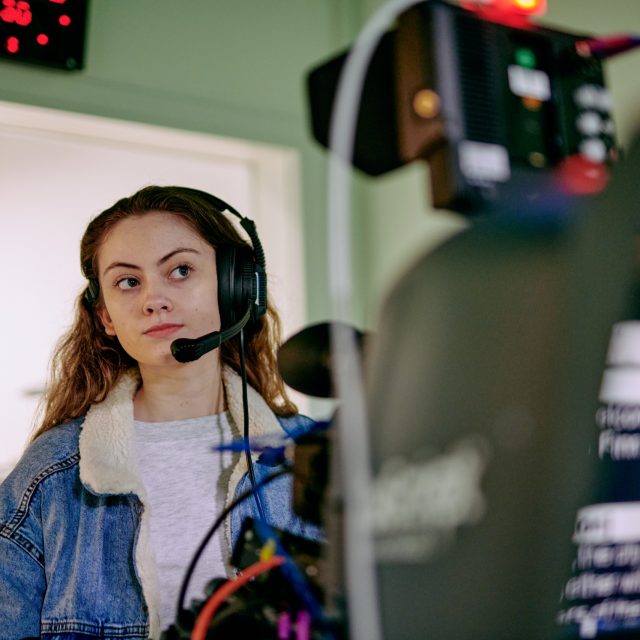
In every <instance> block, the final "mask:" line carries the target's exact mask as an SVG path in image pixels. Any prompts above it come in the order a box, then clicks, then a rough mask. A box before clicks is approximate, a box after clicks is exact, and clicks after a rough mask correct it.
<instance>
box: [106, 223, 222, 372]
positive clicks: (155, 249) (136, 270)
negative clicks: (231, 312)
mask: <svg viewBox="0 0 640 640" xmlns="http://www.w3.org/2000/svg"><path fill="white" fill-rule="evenodd" d="M98 275H99V281H100V289H101V291H102V296H103V300H104V305H100V306H99V307H98V310H97V312H98V315H99V317H100V319H101V321H102V324H103V325H104V328H105V331H106V333H107V334H109V335H111V336H117V337H118V340H119V341H120V344H121V345H122V347H123V349H124V350H125V351H126V352H127V353H128V354H129V355H130V356H131V357H132V358H134V359H135V360H136V361H137V362H138V363H139V364H140V365H141V366H145V365H146V366H155V365H166V364H177V362H176V361H175V360H174V358H173V356H172V355H171V351H170V345H171V342H172V341H173V340H176V339H177V338H197V337H199V336H201V335H204V334H206V333H210V332H212V331H216V330H218V329H220V312H219V309H218V278H217V272H216V257H215V251H214V249H213V247H212V246H211V245H210V244H209V243H208V242H207V241H206V240H204V239H203V238H202V237H201V236H200V235H199V234H198V233H196V232H195V231H194V230H193V228H192V227H190V226H189V225H188V223H187V222H185V221H184V220H183V219H182V218H181V217H180V216H178V215H174V214H171V213H163V212H149V213H145V214H142V215H135V216H131V217H129V218H126V219H124V220H121V221H120V222H118V223H117V224H116V225H115V226H114V227H113V228H112V229H111V230H110V232H109V233H108V234H107V235H106V238H105V239H104V240H103V242H102V244H101V246H100V248H99V250H98Z"/></svg>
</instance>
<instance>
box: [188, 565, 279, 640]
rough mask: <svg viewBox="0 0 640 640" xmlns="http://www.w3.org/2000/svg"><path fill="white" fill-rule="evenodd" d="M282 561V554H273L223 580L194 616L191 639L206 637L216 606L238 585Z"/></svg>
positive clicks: (234, 590)
mask: <svg viewBox="0 0 640 640" xmlns="http://www.w3.org/2000/svg"><path fill="white" fill-rule="evenodd" d="M283 563H284V558H283V557H282V556H273V557H272V558H270V559H269V560H260V561H259V562H256V563H255V564H252V565H251V566H250V567H247V568H246V569H245V570H244V571H242V572H241V573H239V574H238V575H237V576H236V577H235V578H234V579H233V580H229V582H225V583H224V584H223V585H222V586H221V587H220V588H219V589H218V590H217V591H216V592H215V593H214V594H213V595H212V596H211V597H210V598H209V599H208V600H207V602H206V603H205V605H204V607H202V611H201V612H200V613H199V614H198V617H197V618H196V622H195V625H194V626H193V631H192V633H191V640H205V639H206V637H207V630H208V629H209V623H210V622H211V619H212V618H213V616H214V614H215V612H216V611H217V609H218V607H219V606H220V605H221V604H222V603H223V602H224V601H225V600H226V599H227V598H228V597H229V596H230V595H231V594H233V593H235V592H236V591H237V590H238V589H239V588H240V587H242V586H243V585H245V584H247V582H249V581H250V580H252V579H253V578H255V577H256V576H259V575H260V574H262V573H266V572H267V571H270V570H271V569H274V568H275V567H279V566H280V565H281V564H283Z"/></svg>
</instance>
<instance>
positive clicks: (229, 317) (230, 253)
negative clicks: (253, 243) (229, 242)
mask: <svg viewBox="0 0 640 640" xmlns="http://www.w3.org/2000/svg"><path fill="white" fill-rule="evenodd" d="M216 266H217V269H218V306H219V309H220V325H221V329H223V330H224V329H227V328H229V327H230V326H231V325H233V324H235V323H236V322H238V321H239V320H240V319H241V318H242V317H243V316H244V314H245V313H246V311H247V307H249V306H250V305H251V321H250V322H251V323H253V322H255V321H256V320H257V318H258V316H259V315H262V314H263V313H264V310H263V309H262V307H261V306H260V307H259V306H257V305H256V304H255V300H256V297H257V287H258V283H257V278H256V273H257V267H256V263H255V261H254V259H253V251H252V250H251V249H250V248H249V247H230V246H223V247H218V248H216ZM262 280H263V282H264V286H263V287H262V288H263V290H264V291H263V293H261V295H260V298H263V297H264V299H265V301H266V277H263V278H262ZM265 310H266V302H265Z"/></svg>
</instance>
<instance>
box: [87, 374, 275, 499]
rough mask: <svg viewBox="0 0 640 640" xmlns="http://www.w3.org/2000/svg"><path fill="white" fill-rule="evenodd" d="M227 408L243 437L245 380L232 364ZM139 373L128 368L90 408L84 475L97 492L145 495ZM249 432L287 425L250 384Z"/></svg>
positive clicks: (227, 379)
mask: <svg viewBox="0 0 640 640" xmlns="http://www.w3.org/2000/svg"><path fill="white" fill-rule="evenodd" d="M222 382H223V386H224V391H225V398H226V402H227V408H228V410H229V413H230V414H231V417H232V425H233V428H234V429H235V430H236V433H234V436H236V437H240V435H241V434H240V429H241V428H242V424H243V411H242V380H241V378H240V376H239V375H238V374H237V373H235V371H233V370H232V369H231V368H229V367H224V368H223V370H222ZM138 385H139V377H138V376H137V375H136V374H135V373H133V372H131V373H126V374H123V375H122V376H121V377H120V378H119V380H118V382H117V383H116V385H115V386H114V387H113V389H112V390H111V391H110V392H109V394H108V396H107V397H106V398H105V400H104V401H103V402H100V403H99V404H95V405H93V406H92V407H91V408H90V409H89V411H88V412H87V416H86V418H85V421H84V424H83V426H82V432H81V434H80V479H81V480H82V482H83V484H84V485H85V486H86V487H87V488H88V489H90V490H91V491H93V492H94V493H97V494H129V493H132V494H136V495H139V496H143V495H144V488H143V486H142V481H141V479H140V475H139V473H138V469H137V461H136V450H135V440H134V438H135V434H134V429H133V397H134V395H135V393H136V391H137V389H138ZM247 393H248V401H249V432H250V433H251V436H252V437H256V436H263V435H267V434H269V433H279V432H281V431H282V429H281V427H280V425H279V423H278V420H277V418H276V417H275V415H274V413H273V412H272V411H271V409H270V408H269V405H268V404H267V403H266V402H265V400H264V399H263V398H262V396H260V394H259V393H258V392H257V391H256V390H255V389H253V388H252V387H248V389H247Z"/></svg>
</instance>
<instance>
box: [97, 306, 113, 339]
mask: <svg viewBox="0 0 640 640" xmlns="http://www.w3.org/2000/svg"><path fill="white" fill-rule="evenodd" d="M96 313H97V314H98V318H99V319H100V322H102V326H103V327H104V332H105V333H106V334H107V335H108V336H115V335H116V332H115V329H114V328H113V320H111V316H110V315H109V312H108V311H107V308H106V307H105V306H104V305H103V304H101V305H99V306H98V308H97V309H96Z"/></svg>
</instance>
